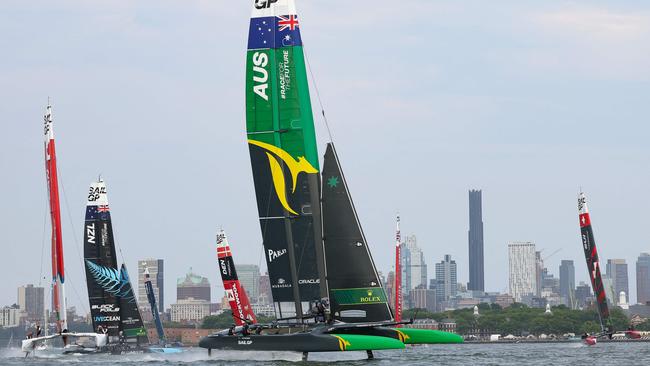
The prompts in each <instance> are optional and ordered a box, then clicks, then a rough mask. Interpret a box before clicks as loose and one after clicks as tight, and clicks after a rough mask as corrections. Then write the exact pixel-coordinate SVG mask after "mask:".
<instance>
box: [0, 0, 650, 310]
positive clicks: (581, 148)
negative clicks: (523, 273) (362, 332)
mask: <svg viewBox="0 0 650 366" xmlns="http://www.w3.org/2000/svg"><path fill="white" fill-rule="evenodd" d="M330 4H331V5H330V6H327V7H323V6H321V5H320V4H319V3H318V2H301V3H300V5H299V7H300V16H301V18H302V19H304V20H305V22H304V29H301V31H302V32H303V34H304V37H305V39H306V40H307V39H308V40H309V42H308V43H309V47H307V56H308V58H309V60H310V63H311V66H312V67H313V72H314V75H315V80H316V81H317V83H318V87H319V91H320V94H321V100H322V101H323V104H324V106H325V109H326V111H327V116H328V119H329V123H330V127H331V130H332V135H333V136H334V138H335V141H336V143H337V152H338V153H339V155H340V158H341V164H342V166H343V169H344V171H345V174H346V181H347V183H348V184H349V188H350V192H351V195H352V196H353V198H354V203H355V207H356V208H357V210H358V214H359V219H360V222H361V224H362V226H363V229H364V234H365V235H366V237H367V240H368V245H369V247H370V249H371V250H372V252H373V258H374V259H375V260H376V262H377V267H378V268H380V269H383V270H384V272H387V270H389V269H390V268H391V267H392V266H393V262H394V214H395V212H397V211H398V210H399V211H400V212H401V214H402V219H403V231H404V233H414V234H416V235H417V236H418V241H419V243H420V244H419V245H420V247H421V248H422V250H423V251H424V252H425V253H426V258H425V259H426V260H427V261H428V263H434V262H432V261H436V260H438V259H439V257H440V256H442V255H444V254H450V255H452V256H453V258H456V259H457V260H458V265H459V274H458V275H459V279H458V280H459V282H461V283H467V281H468V262H467V259H466V256H467V229H468V227H467V216H468V212H467V190H468V189H471V188H474V187H480V188H481V189H482V190H483V192H485V195H484V197H483V208H484V212H483V216H484V217H483V219H484V221H485V223H486V228H485V233H484V242H485V248H484V249H485V258H484V260H485V268H486V269H487V270H486V272H485V289H486V290H487V291H499V292H505V291H504V290H506V288H507V281H508V277H507V276H508V274H507V271H505V270H499V269H500V268H505V267H506V260H507V248H506V247H505V243H506V242H508V241H511V240H533V241H535V242H536V243H537V245H538V250H541V249H545V253H546V252H548V253H550V252H553V251H555V250H557V249H560V248H562V253H561V255H562V257H563V258H568V259H573V260H574V261H575V270H576V281H577V282H579V281H581V280H582V281H586V280H587V270H586V268H585V267H584V260H583V258H582V253H581V250H582V249H581V244H580V240H579V234H578V228H577V213H576V207H575V206H576V205H575V198H576V191H577V187H579V186H581V185H582V186H584V187H585V190H586V192H587V193H588V194H589V198H590V208H591V209H592V219H593V222H594V231H595V236H596V241H597V243H598V247H599V252H600V256H601V258H603V259H606V258H621V259H625V260H626V262H627V263H628V265H629V266H630V267H631V266H632V265H631V263H635V261H636V259H637V256H638V255H639V253H641V252H647V251H648V243H647V242H646V241H645V239H644V238H640V237H638V235H637V234H636V233H635V232H634V230H629V228H630V227H642V225H643V224H644V222H645V221H647V218H646V217H645V215H646V214H645V212H643V211H642V212H640V213H638V214H636V213H637V212H639V208H643V207H648V206H650V196H649V195H648V194H647V193H646V189H645V187H647V186H648V184H650V172H649V171H648V169H647V166H648V165H649V163H650V151H649V149H648V146H647V142H646V141H645V138H644V136H647V135H648V134H650V125H648V124H647V123H645V120H646V119H645V116H646V115H647V108H646V106H647V105H648V104H650V102H649V101H648V98H649V96H650V91H649V89H648V83H647V81H648V80H650V69H648V68H647V65H648V63H649V62H650V59H649V57H650V56H649V55H650V49H649V48H650V45H649V44H648V42H646V41H645V40H647V39H648V38H649V37H650V30H649V29H648V27H647V24H650V6H648V4H645V3H640V2H625V3H620V2H619V3H609V4H608V3H600V2H599V3H597V4H596V3H594V4H592V3H589V4H586V3H570V4H567V3H566V2H556V1H549V2H536V3H532V2H527V3H522V2H515V1H506V3H504V6H499V7H495V6H493V4H490V3H477V2H473V3H465V2H454V3H449V4H438V3H436V2H430V1H424V0H423V1H412V0H407V1H405V2H404V3H403V4H400V10H402V11H404V12H405V13H406V14H407V17H408V21H407V22H403V23H400V24H392V25H390V22H389V19H392V17H393V16H394V13H393V12H392V9H391V8H390V7H388V6H385V7H384V6H382V7H378V9H376V11H373V12H372V14H368V11H367V9H366V8H365V6H364V4H363V3H361V2H356V3H355V2H342V1H340V0H334V1H332V2H331V3H330ZM383 4H386V3H382V5H383ZM1 7H2V10H3V11H2V12H0V14H1V15H0V17H2V19H3V21H2V22H0V28H1V29H2V30H3V34H6V35H7V37H6V38H5V41H6V44H5V47H6V49H7V50H11V51H12V52H7V54H6V55H5V56H6V57H3V58H2V59H1V60H0V79H1V80H3V82H4V85H6V88H3V90H2V91H0V94H1V95H2V97H0V110H2V111H3V122H2V123H3V125H2V126H3V130H4V131H6V133H7V136H11V138H10V139H7V141H6V142H5V143H4V144H2V146H0V169H2V171H3V172H6V173H7V174H6V176H5V178H6V179H4V180H2V181H1V182H0V195H1V196H0V197H1V198H2V201H3V203H4V205H3V207H4V209H3V210H0V222H1V223H2V225H3V227H2V230H0V233H2V234H1V235H2V236H1V237H0V241H1V242H2V245H3V246H5V248H11V255H7V256H3V258H0V268H3V274H5V277H6V278H11V280H9V281H5V282H4V283H2V284H0V301H2V302H4V303H12V302H14V301H15V300H14V299H13V298H14V296H15V288H16V287H17V286H18V285H20V284H24V283H35V284H37V283H39V281H42V278H43V277H46V279H45V280H44V282H43V283H44V285H45V286H47V285H48V283H49V280H48V279H47V277H48V274H49V270H47V265H44V266H43V267H44V270H43V271H39V267H40V265H36V264H35V263H38V262H39V261H40V254H41V252H42V251H43V250H42V247H43V244H42V243H43V242H44V241H45V242H47V237H48V236H47V235H46V236H45V237H46V238H45V239H44V238H43V233H42V230H40V229H34V227H35V226H40V225H41V224H40V223H41V221H42V220H43V217H44V216H45V215H46V214H47V208H46V207H45V204H44V203H45V201H46V188H45V184H44V182H45V176H44V171H43V151H42V145H43V144H42V138H41V137H42V136H41V135H42V113H43V108H44V105H45V104H46V102H47V98H48V96H51V97H52V99H51V100H52V103H53V106H54V120H55V123H56V127H55V130H56V132H55V133H56V138H57V150H58V151H57V153H58V159H59V164H60V165H59V168H60V183H61V186H62V206H63V207H62V210H63V212H62V214H63V225H64V226H63V241H64V243H63V244H64V248H65V249H64V250H65V257H66V273H67V278H66V282H67V284H68V286H69V288H70V291H69V292H68V298H69V301H70V303H71V305H76V306H77V307H78V309H79V311H80V312H81V311H82V310H83V309H87V302H86V300H85V298H84V295H85V291H86V290H85V286H84V283H83V282H84V280H85V278H84V270H83V263H82V262H81V261H80V260H79V259H78V258H77V257H78V255H77V252H78V250H79V247H78V244H76V243H75V236H76V237H81V234H82V230H81V225H82V222H83V213H84V196H85V193H86V192H87V188H88V183H89V182H90V181H91V180H93V179H95V178H96V177H97V176H98V175H99V174H102V176H103V177H104V178H105V180H106V183H107V185H108V186H109V189H110V192H111V215H112V217H113V224H114V232H115V237H116V240H117V241H118V244H119V245H120V247H121V253H123V257H124V258H125V259H126V265H127V267H128V268H129V270H130V271H131V272H132V273H133V272H134V271H135V268H136V266H137V262H136V261H137V260H138V259H139V258H148V257H151V256H155V257H157V258H162V259H165V260H166V268H165V271H166V272H167V273H168V274H169V275H171V277H169V278H168V280H167V281H166V285H165V287H166V289H165V293H166V294H168V295H167V296H166V297H167V300H168V301H166V302H168V303H169V300H170V299H171V298H172V297H173V294H174V290H175V289H174V281H173V279H174V277H176V276H180V275H182V274H183V273H184V271H185V270H186V268H187V266H189V265H192V266H193V267H194V268H195V270H196V271H197V272H198V273H201V274H202V275H204V276H206V277H208V278H209V279H210V281H211V283H212V286H213V291H215V293H216V291H217V289H218V288H219V287H218V286H219V281H218V278H219V277H218V276H219V273H218V268H217V266H216V263H215V262H216V259H215V256H214V245H215V243H214V236H215V234H216V232H217V229H218V228H219V227H220V226H223V227H224V228H226V229H228V232H229V233H230V235H231V237H232V239H233V243H235V245H233V248H232V249H233V255H234V257H235V260H236V261H237V263H252V264H256V262H258V261H259V260H258V258H260V257H262V256H261V255H260V254H262V245H261V236H260V230H259V222H258V217H257V210H256V207H255V197H254V191H253V183H252V176H251V168H250V161H249V153H248V147H247V145H246V136H245V116H244V101H243V99H244V98H243V90H244V86H243V82H242V80H243V78H244V75H245V70H244V68H245V67H244V64H245V62H244V59H245V52H244V49H245V45H246V34H245V33H246V29H247V27H248V23H247V22H248V19H249V17H250V4H247V3H245V2H241V3H239V2H237V3H233V4H232V6H231V7H230V9H229V12H227V13H226V12H223V11H222V9H221V7H222V4H220V3H219V2H205V1H202V2H195V3H192V4H191V5H187V4H182V5H181V4H172V3H164V4H163V3H161V2H153V1H143V2H137V3H132V2H119V1H117V2H110V3H102V4H93V5H92V6H91V5H89V4H87V2H81V1H76V0H72V1H70V2H67V3H66V4H60V3H56V4H54V3H47V4H39V6H38V7H35V6H34V5H33V4H31V3H29V2H24V1H23V2H20V1H19V2H15V1H13V2H12V1H9V2H3V3H2V5H1ZM343 7H345V8H346V9H348V10H349V13H348V14H349V15H350V16H349V18H350V19H354V21H346V20H345V19H341V17H340V16H339V14H337V11H336V9H341V8H343ZM53 14H56V16H53ZM346 18H347V17H346ZM359 19H362V21H359ZM332 23H334V25H335V26H336V27H338V29H339V31H340V32H341V33H342V34H348V35H350V37H352V38H351V39H350V42H349V44H341V42H340V40H339V39H338V38H336V37H332V35H331V32H330V30H331V28H332V26H333V25H332ZM432 24H436V25H437V26H432ZM389 27H390V28H389ZM224 29H225V30H224ZM610 30H611V31H610ZM377 33H380V34H384V35H385V37H382V38H381V39H380V38H378V37H377V36H376V34H377ZM42 34H47V35H48V37H39V36H36V35H42ZM450 40H452V41H450ZM388 43H390V44H393V45H394V46H395V50H394V52H393V53H392V56H391V57H386V58H374V57H372V55H374V54H376V52H377V50H379V49H383V48H385V44H388ZM422 45H428V46H427V47H422ZM488 45H489V46H488ZM550 45H552V47H551V46H550ZM170 49H174V50H177V52H174V55H175V57H169V50H170ZM414 54H419V55H421V56H420V57H404V55H414ZM44 55H46V56H44ZM346 55H362V56H364V57H346ZM369 60H372V62H369ZM386 70H391V72H388V73H387V72H386ZM313 95H314V96H315V94H313ZM352 101H353V103H352ZM313 106H314V114H315V116H316V117H317V129H318V131H317V133H318V136H319V149H320V151H321V153H322V152H323V151H324V149H323V148H322V147H323V144H324V142H325V140H326V137H325V136H327V133H326V131H325V128H324V126H323V123H322V121H321V120H320V119H319V118H318V116H320V115H321V114H320V110H319V107H318V103H317V102H316V101H315V103H313ZM395 121H400V127H399V128H395ZM614 126H615V127H616V128H613V127H614ZM629 131H634V132H635V133H632V134H630V133H629ZM98 146H101V147H102V149H103V150H102V151H103V153H102V158H101V159H98V158H97V157H96V156H94V155H93V154H89V153H88V152H89V151H94V150H95V149H97V147H98ZM386 147H390V148H386ZM577 164H580V167H581V168H580V169H577V168H576V166H577ZM395 173H397V174H395ZM396 175H397V176H398V178H395V176H396ZM630 192H638V194H635V195H634V197H633V199H631V198H630ZM143 203H145V206H143ZM143 210H145V211H147V212H148V213H147V214H143ZM626 212H627V213H635V214H630V215H622V214H621V213H626ZM45 253H47V250H46V251H45ZM120 258H122V256H120ZM262 258H263V257H262ZM46 263H47V261H46ZM38 264H40V263H38ZM546 265H547V267H548V268H552V269H554V270H555V269H556V268H557V266H558V265H559V257H556V258H552V259H551V260H548V261H547V263H546ZM601 265H602V266H604V265H605V263H603V262H601ZM489 269H494V270H489ZM428 275H429V278H430V277H431V275H432V273H431V270H429V273H428ZM630 280H631V281H630V283H629V285H630V288H631V289H632V288H635V283H634V282H633V279H632V278H630ZM73 288H75V289H76V290H77V292H78V293H79V296H77V295H76V294H75V291H73ZM170 295H171V296H170ZM630 297H631V299H630V300H631V302H634V301H635V297H636V293H635V291H631V296H630Z"/></svg>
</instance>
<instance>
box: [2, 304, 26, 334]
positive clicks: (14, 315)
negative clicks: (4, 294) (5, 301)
mask: <svg viewBox="0 0 650 366" xmlns="http://www.w3.org/2000/svg"><path fill="white" fill-rule="evenodd" d="M20 313H21V309H20V307H19V306H18V305H17V304H14V305H13V306H5V307H3V308H0V328H14V327H17V326H19V325H20Z"/></svg>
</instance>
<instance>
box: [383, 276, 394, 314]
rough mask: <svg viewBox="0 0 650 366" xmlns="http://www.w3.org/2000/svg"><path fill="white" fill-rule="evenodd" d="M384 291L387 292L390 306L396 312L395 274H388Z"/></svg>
mask: <svg viewBox="0 0 650 366" xmlns="http://www.w3.org/2000/svg"><path fill="white" fill-rule="evenodd" d="M384 289H385V290H386V298H387V300H388V305H389V306H390V308H391V309H393V310H395V272H394V271H390V272H388V276H387V277H386V283H385V284H384Z"/></svg>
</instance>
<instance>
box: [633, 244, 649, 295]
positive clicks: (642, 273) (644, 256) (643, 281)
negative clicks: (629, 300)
mask: <svg viewBox="0 0 650 366" xmlns="http://www.w3.org/2000/svg"><path fill="white" fill-rule="evenodd" d="M636 302H637V303H639V304H643V305H645V304H646V303H648V302H650V254H648V253H641V255H639V258H638V259H637V261H636Z"/></svg>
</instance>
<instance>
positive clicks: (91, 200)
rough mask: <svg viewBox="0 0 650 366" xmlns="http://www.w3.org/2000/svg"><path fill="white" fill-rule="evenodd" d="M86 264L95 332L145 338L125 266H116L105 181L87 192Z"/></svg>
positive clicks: (114, 335) (99, 182) (85, 226)
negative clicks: (101, 330) (103, 331)
mask: <svg viewBox="0 0 650 366" xmlns="http://www.w3.org/2000/svg"><path fill="white" fill-rule="evenodd" d="M84 262H85V267H86V284H87V286H88V299H89V302H90V313H91V317H92V323H93V330H94V331H96V332H100V326H101V328H103V329H104V330H105V331H107V332H108V335H109V336H111V337H117V336H120V335H124V336H126V337H142V336H144V337H146V331H145V329H144V327H143V325H142V318H141V317H140V314H139V311H138V308H137V303H136V299H135V294H134V292H133V288H132V286H131V282H130V279H129V275H128V273H127V272H126V267H124V265H122V268H119V267H118V265H117V256H116V254H115V241H114V239H113V227H112V225H111V213H110V209H109V206H108V198H107V195H106V185H105V183H104V182H103V181H101V180H100V181H98V182H94V183H92V184H91V186H90V190H89V192H88V203H87V205H86V220H85V225H84Z"/></svg>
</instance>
